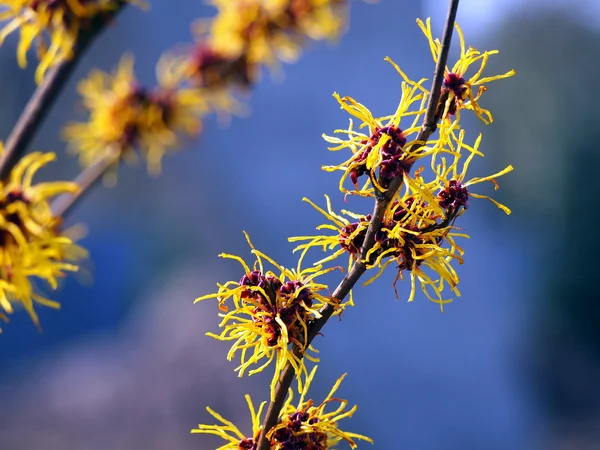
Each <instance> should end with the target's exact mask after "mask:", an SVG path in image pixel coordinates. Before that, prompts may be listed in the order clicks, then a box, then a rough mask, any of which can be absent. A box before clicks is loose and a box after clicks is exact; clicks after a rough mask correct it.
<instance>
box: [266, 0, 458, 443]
mask: <svg viewBox="0 0 600 450" xmlns="http://www.w3.org/2000/svg"><path fill="white" fill-rule="evenodd" d="M458 2H459V0H450V3H449V7H448V15H447V17H446V24H445V27H444V35H443V37H442V49H441V51H440V54H439V57H438V61H437V64H436V68H435V75H434V78H433V82H432V86H431V96H430V97H429V102H428V104H427V111H426V113H425V117H424V119H423V125H422V126H421V130H420V131H419V134H418V135H417V138H416V144H415V145H417V149H418V148H419V147H422V146H423V145H425V144H426V142H427V140H428V139H429V138H430V137H431V135H432V134H433V133H434V131H435V130H436V129H437V123H438V121H439V119H440V117H439V111H438V103H439V100H440V95H441V89H442V81H443V79H444V69H445V68H446V62H447V60H448V53H449V51H450V43H451V41H452V31H453V29H454V22H455V20H456V12H457V10H458ZM412 150H416V149H415V148H413V149H412ZM402 182H403V176H402V175H401V176H399V177H396V178H395V179H393V180H392V181H391V183H390V185H389V187H388V189H387V190H386V191H385V192H380V193H378V195H377V201H376V202H375V208H374V210H373V214H372V218H371V222H370V223H369V227H368V229H367V233H366V235H365V241H364V243H363V247H362V249H361V255H360V258H358V259H357V260H356V261H355V262H354V264H353V266H352V268H351V269H350V271H349V272H348V273H347V274H346V276H345V277H344V278H343V279H342V281H341V282H340V284H339V285H338V286H337V287H336V288H335V290H334V291H333V294H332V297H333V298H334V299H336V300H337V301H338V302H341V301H342V300H343V299H344V297H345V296H346V295H348V293H349V292H350V290H351V289H352V288H353V287H354V285H355V284H356V282H357V281H358V279H359V278H360V277H361V275H362V274H363V273H364V272H365V271H366V270H367V266H366V262H365V261H366V260H367V253H368V252H369V250H370V249H371V248H372V247H373V245H374V244H375V233H376V232H377V230H378V229H379V227H380V226H381V223H382V220H383V215H384V213H385V211H386V209H387V207H388V205H389V203H390V201H391V200H392V198H393V197H394V195H395V194H396V192H398V189H400V186H401V185H402ZM334 312H335V306H333V305H329V304H327V305H325V306H324V307H323V308H322V309H321V311H320V313H321V317H320V318H318V319H315V320H314V322H312V324H311V325H310V328H309V330H308V339H307V342H305V343H304V348H307V347H308V346H309V345H310V343H311V342H312V340H313V339H314V338H315V336H316V335H317V334H318V333H319V331H320V330H321V329H322V328H323V326H324V325H325V323H327V321H328V320H329V319H330V318H331V316H332V315H333V313H334ZM294 353H295V354H296V355H297V356H299V357H302V353H303V352H302V349H301V348H299V347H295V348H294ZM294 375H295V371H294V368H293V367H292V366H291V364H290V363H288V364H287V365H286V366H285V367H284V369H283V370H282V372H281V375H280V377H279V380H278V382H277V386H276V387H275V395H274V398H273V399H272V401H271V403H270V404H269V407H268V409H267V413H266V416H265V420H264V422H263V426H262V429H261V432H260V436H259V439H258V445H257V449H258V450H269V447H270V443H269V439H266V435H267V434H268V433H269V431H270V430H271V429H272V428H273V427H274V426H275V425H276V424H277V420H278V418H279V414H280V412H281V408H282V407H283V403H284V402H285V398H286V395H287V392H288V389H289V387H290V386H291V384H292V381H293V379H294Z"/></svg>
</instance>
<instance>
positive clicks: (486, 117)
mask: <svg viewBox="0 0 600 450" xmlns="http://www.w3.org/2000/svg"><path fill="white" fill-rule="evenodd" d="M417 24H418V25H419V28H421V31H423V33H424V34H425V36H426V37H427V40H428V42H429V48H430V49H431V56H432V57H433V60H434V62H436V61H437V60H438V57H439V54H440V51H441V49H442V44H441V42H440V40H439V39H434V38H433V35H432V33H431V22H430V20H429V19H427V21H426V22H425V23H424V22H423V21H422V20H420V19H418V20H417ZM455 28H456V32H457V34H458V39H459V42H460V57H459V58H458V61H457V62H456V63H455V64H454V66H452V69H449V68H448V67H446V69H445V70H444V82H443V85H442V92H441V101H440V103H439V108H438V114H439V117H440V118H442V119H444V120H446V119H449V118H450V117H451V116H454V115H458V114H459V113H460V110H461V109H470V110H472V111H473V112H474V113H475V114H476V115H477V117H479V119H481V120H482V121H483V122H484V123H486V124H488V123H491V122H492V121H493V117H492V114H491V113H490V112H489V111H488V110H486V109H483V108H482V107H481V106H479V103H478V100H479V98H480V97H481V94H483V93H484V92H485V91H486V90H487V87H486V86H485V84H486V83H489V82H490V81H495V80H500V79H502V78H508V77H512V76H513V75H514V74H515V71H514V70H509V71H508V72H506V73H504V74H501V75H494V76H491V77H484V78H481V75H482V74H483V70H484V69H485V66H486V65H487V61H488V58H489V57H490V56H491V55H495V54H497V53H498V50H489V51H485V52H483V53H482V52H480V51H479V50H477V49H475V48H473V47H468V48H467V47H466V46H465V37H464V35H463V32H462V30H461V28H460V26H458V24H456V25H455ZM476 62H480V65H479V68H478V69H477V72H475V73H474V74H473V75H472V76H471V77H470V78H468V79H466V78H465V76H466V73H467V71H468V70H469V67H470V66H471V65H472V64H474V63H476ZM474 87H478V88H479V89H478V91H477V93H476V94H474V93H473V88H474ZM458 118H459V117H458V116H457V119H458Z"/></svg>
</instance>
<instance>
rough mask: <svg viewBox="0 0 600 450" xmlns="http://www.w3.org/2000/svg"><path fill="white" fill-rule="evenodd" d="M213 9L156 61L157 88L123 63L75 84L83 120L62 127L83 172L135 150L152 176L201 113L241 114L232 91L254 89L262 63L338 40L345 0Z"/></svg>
mask: <svg viewBox="0 0 600 450" xmlns="http://www.w3.org/2000/svg"><path fill="white" fill-rule="evenodd" d="M72 1H75V2H76V0H72ZM67 3H68V4H70V3H71V2H70V1H67ZM213 4H214V5H215V6H216V7H217V9H218V13H217V15H216V16H215V17H214V18H213V19H212V20H210V21H208V22H203V23H202V24H200V25H199V29H202V30H201V31H199V32H198V39H199V41H198V42H197V43H196V44H195V45H193V46H192V47H191V48H189V49H188V50H186V51H184V52H183V54H181V52H167V53H165V54H164V55H163V57H162V58H161V59H160V60H159V62H158V64H157V78H158V81H159V86H158V87H156V88H147V87H145V86H142V85H141V84H140V83H138V82H137V80H136V78H135V75H134V73H133V62H132V59H131V58H130V57H124V58H123V59H122V60H121V63H120V65H119V67H118V69H117V70H116V71H115V73H114V74H107V73H104V72H101V71H98V70H95V71H93V72H92V73H91V74H90V75H89V76H88V78H87V79H85V80H83V81H82V82H81V83H80V84H79V89H78V90H79V93H80V94H81V96H82V97H83V103H84V106H85V108H86V109H87V110H88V112H89V118H88V119H87V120H86V121H85V122H79V123H72V124H69V125H67V127H66V128H65V130H64V136H65V139H66V140H67V141H68V142H69V147H70V148H71V150H72V151H73V152H74V153H76V154H78V155H79V157H80V162H81V164H82V165H83V166H84V167H87V166H89V165H91V164H94V163H95V162H97V161H103V160H106V159H110V158H114V161H113V162H114V164H113V165H114V166H115V167H116V166H117V165H118V163H119V162H120V161H121V159H126V160H135V159H137V158H136V153H135V152H134V151H132V150H135V149H137V150H139V153H141V155H142V157H143V158H144V159H145V160H146V161H147V164H148V168H149V170H150V172H152V173H157V172H159V171H160V166H161V161H162V158H163V157H164V155H165V154H166V153H168V152H169V151H170V150H172V149H174V148H177V147H178V146H179V144H180V143H181V140H182V139H181V138H182V137H194V136H197V135H198V134H199V132H200V131H201V129H202V121H203V119H204V117H205V116H206V115H207V114H209V113H211V112H215V113H218V114H223V113H225V114H231V113H239V112H242V111H243V107H242V105H240V103H239V102H238V101H237V100H236V98H235V96H234V95H233V89H232V88H234V87H235V86H244V87H249V86H250V85H251V84H253V83H254V82H255V81H256V80H257V77H258V74H259V72H260V68H261V66H262V65H265V64H266V65H270V66H273V65H274V64H275V62H276V61H277V60H279V59H281V60H285V61H290V60H293V59H295V58H297V56H298V55H299V53H300V49H301V44H303V43H304V41H305V40H306V39H307V38H309V39H313V40H322V39H333V38H335V37H337V36H338V35H339V34H340V33H341V30H342V28H343V23H344V22H345V17H346V12H345V10H346V8H347V1H346V0H226V1H225V0H216V1H214V2H213Z"/></svg>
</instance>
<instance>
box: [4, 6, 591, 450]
mask: <svg viewBox="0 0 600 450" xmlns="http://www.w3.org/2000/svg"><path fill="white" fill-rule="evenodd" d="M461 3H462V6H461V8H463V9H461V10H460V12H459V22H460V23H461V25H462V26H463V29H464V30H465V34H466V37H467V40H468V43H469V44H471V45H473V46H475V47H477V48H480V49H481V48H498V49H501V53H500V55H498V56H497V57H495V58H492V59H491V60H490V67H489V71H488V73H490V74H491V73H502V72H505V71H507V70H508V69H510V68H514V69H516V71H517V74H518V75H517V77H514V78H512V79H509V80H505V81H499V82H496V83H494V84H490V86H489V91H488V92H486V93H485V95H484V97H483V100H482V105H483V106H484V107H489V108H490V109H491V110H492V111H493V113H494V117H495V122H494V123H493V124H492V125H490V126H487V127H484V128H483V127H482V128H481V131H482V132H483V133H484V139H483V150H484V152H485V153H486V158H485V159H484V160H483V161H481V162H478V165H475V166H473V170H474V171H473V172H472V173H476V174H477V175H479V174H488V173H493V172H495V171H497V170H500V169H501V168H503V167H504V166H505V165H507V164H512V165H513V166H515V168H516V169H515V172H514V173H512V174H510V175H508V176H506V177H503V179H501V180H499V181H500V184H501V189H500V190H499V191H495V192H493V191H491V190H490V191H488V192H486V193H488V194H491V195H493V196H494V198H496V199H498V200H499V201H501V202H502V203H506V204H508V205H510V207H511V208H513V214H512V215H511V216H510V217H504V216H503V214H502V212H500V211H499V210H496V209H495V208H494V207H493V206H492V205H490V204H487V203H486V202H484V201H479V202H477V201H475V200H473V202H472V206H471V208H470V209H469V214H468V215H465V216H463V217H461V224H460V226H461V227H462V228H463V229H464V230H465V231H466V232H467V233H469V234H470V235H471V239H470V240H468V241H466V242H464V243H463V244H464V248H465V250H466V261H465V264H464V265H463V266H460V267H458V270H459V274H460V276H461V283H462V293H463V294H462V296H461V297H460V298H457V299H456V300H455V301H454V303H452V304H451V305H449V306H448V307H447V308H446V310H445V312H444V313H443V314H442V313H440V312H439V309H438V307H437V306H436V305H433V304H430V303H428V302H427V300H426V299H424V298H422V297H421V296H417V299H416V300H415V302H414V303H411V304H407V303H406V302H405V300H404V299H405V298H406V291H405V289H404V287H402V286H401V289H400V294H401V297H400V301H399V302H398V301H396V300H395V296H394V292H393V289H392V287H391V284H392V282H393V274H390V276H388V277H384V278H383V279H381V280H380V281H378V282H377V283H375V284H374V285H371V286H369V287H367V288H360V289H357V290H356V293H355V301H356V307H355V308H352V309H350V310H348V311H347V312H346V313H345V314H344V316H343V319H342V320H341V321H338V320H333V321H332V322H331V323H329V324H328V325H327V327H326V328H325V329H324V332H323V336H321V337H319V339H318V340H317V341H316V343H315V345H316V347H317V348H318V349H319V350H320V357H321V359H322V364H321V368H320V370H319V372H318V378H317V380H316V382H315V386H314V398H315V400H317V401H318V400H319V399H320V398H321V397H322V396H323V395H325V394H326V393H327V391H328V390H329V388H330V387H331V385H332V384H333V382H334V381H335V379H336V378H337V377H338V376H339V375H341V374H342V373H344V372H348V377H347V378H346V379H345V381H344V383H343V385H342V388H341V390H340V396H341V397H344V398H348V400H349V401H350V403H351V404H354V403H357V404H358V405H359V409H358V412H357V413H356V414H355V416H354V417H353V418H352V419H350V420H348V421H347V425H345V426H344V428H347V429H349V430H351V431H355V432H358V433H363V434H367V435H369V436H371V437H372V438H373V439H374V440H375V448H387V449H396V448H410V449H413V450H429V449H432V450H433V449H448V450H453V449H461V450H465V449H468V450H470V449H473V450H488V449H489V450H496V449H497V450H505V449H550V450H555V449H556V450H563V449H565V450H567V449H568V450H585V449H597V448H600V436H599V433H598V430H599V429H600V414H599V412H600V389H599V388H598V387H597V381H596V380H598V375H599V374H600V334H598V333H599V331H598V330H600V315H599V310H598V303H597V301H596V300H597V297H598V294H597V292H598V291H597V287H596V286H595V284H594V281H595V275H596V273H597V271H598V262H597V258H596V254H597V252H596V247H597V246H598V244H597V242H596V240H595V239H594V228H593V227H594V225H595V224H596V223H597V221H598V218H597V217H596V215H597V214H598V212H597V211H596V209H597V208H594V206H595V205H596V203H597V201H596V199H595V191H594V187H595V185H594V183H593V181H594V180H595V176H596V173H595V171H596V170H597V169H596V168H597V167H598V156H597V155H598V152H597V148H596V147H597V142H598V139H597V137H598V136H596V135H597V134H598V126H597V125H598V122H599V115H598V112H597V107H596V103H597V100H596V94H595V91H596V88H595V86H596V84H597V80H598V76H599V75H600V73H599V72H600V65H599V64H598V63H597V61H596V57H595V55H598V54H600V48H599V45H600V44H599V43H600V40H599V39H598V38H599V36H598V31H597V30H598V29H599V28H600V27H597V28H594V27H593V26H591V24H594V23H596V22H595V21H593V20H591V19H590V17H589V16H590V15H591V14H592V13H593V12H594V11H596V9H595V7H594V5H590V3H589V2H586V1H581V2H572V3H569V5H567V6H565V5H564V4H563V3H562V2H556V3H552V2H550V3H548V2H544V5H543V7H542V6H539V7H536V8H533V7H532V6H531V5H532V4H533V3H532V2H524V1H517V0H513V1H508V0H503V1H502V2H493V4H492V3H489V2H488V3H486V2H481V3H478V2H477V0H464V1H463V2H461ZM483 4H488V7H483V6H481V5H483ZM445 7H446V2H445V1H442V0H430V1H428V2H425V5H421V4H420V2H399V1H398V2H397V1H393V0H381V1H380V2H379V3H376V4H369V3H366V2H353V3H352V8H353V10H352V20H351V27H350V30H349V32H348V33H347V34H346V35H345V36H344V37H342V38H341V40H340V42H339V43H336V44H333V45H327V44H311V45H309V46H308V49H307V51H306V52H305V53H304V54H303V56H302V58H301V60H300V61H299V62H298V63H296V64H293V65H288V66H285V67H284V74H285V75H284V78H283V80H282V81H277V80H274V78H276V77H272V76H270V75H269V74H268V73H265V74H264V75H263V77H262V80H261V83H260V84H259V85H258V86H257V87H256V89H255V90H254V92H253V94H252V97H251V98H250V101H249V103H250V106H251V109H252V114H251V116H250V117H247V118H237V117H234V118H232V119H231V121H230V122H231V123H230V124H229V125H223V124H221V123H219V122H218V121H217V120H215V119H213V118H209V119H208V120H207V123H206V126H205V131H204V133H203V134H202V136H201V137H200V138H199V139H198V140H197V141H194V142H186V143H185V145H184V148H182V149H181V152H177V153H176V154H174V155H172V156H171V157H170V158H168V159H167V160H166V161H165V164H164V167H163V174H162V175H161V176H160V177H158V178H151V177H149V176H148V175H147V174H146V173H145V170H144V168H143V167H137V168H136V167H133V168H127V167H126V168H123V169H122V170H121V172H120V174H119V183H118V185H117V186H116V187H115V188H113V189H97V190H95V191H94V192H93V193H92V194H91V195H90V196H89V197H88V198H87V200H86V201H85V202H84V203H83V204H82V205H81V206H80V207H79V208H78V209H77V210H76V211H75V213H74V215H73V217H72V218H71V222H72V223H79V222H81V223H85V224H86V226H87V228H88V230H89V234H88V237H86V238H85V240H84V241H83V244H84V245H86V246H87V247H88V248H89V249H90V251H91V256H92V258H91V261H92V262H91V263H89V265H88V267H86V270H88V271H89V272H90V273H91V274H93V280H87V279H86V278H89V277H80V278H83V279H76V278H75V277H70V278H68V279H67V280H65V283H64V285H63V286H62V288H61V291H60V292H59V294H58V295H59V299H60V301H61V303H62V309H61V310H60V311H44V310H42V311H41V312H40V313H41V318H42V323H43V326H44V332H43V333H42V334H38V333H36V331H35V329H34V328H33V326H32V325H31V324H30V321H29V320H28V319H27V318H26V317H24V316H25V315H24V314H15V315H14V318H13V321H12V322H11V324H9V325H7V326H6V327H4V333H3V335H2V336H0V450H58V449H61V450H62V449H75V450H79V449H83V450H87V449H91V450H95V449H104V448H111V449H115V450H121V449H123V450H129V449H137V448H147V449H149V450H154V449H156V450H162V449H167V448H179V449H188V448H189V449H192V448H194V449H207V450H209V449H214V448H216V447H217V446H218V445H219V442H220V441H219V440H218V439H211V438H210V437H205V436H202V435H192V434H190V433H189V431H190V429H191V428H193V427H195V426H196V425H197V424H198V423H214V421H213V420H212V419H211V418H210V416H209V415H208V414H207V413H206V411H205V406H211V407H212V408H214V409H215V410H217V411H219V412H220V413H221V414H222V415H223V416H224V417H226V418H228V419H231V420H232V421H234V422H235V423H236V424H237V425H238V426H239V428H240V429H242V430H246V431H249V430H250V423H249V417H248V413H247V407H246V404H245V401H244V398H243V396H244V394H246V393H250V394H252V397H253V399H254V401H255V403H259V402H260V401H262V400H265V399H266V398H267V395H268V390H267V384H268V381H269V379H270V374H269V373H265V374H259V375H255V376H252V377H245V378H242V379H239V378H238V377H237V375H236V374H235V373H234V372H233V369H234V368H235V362H228V361H226V359H225V355H226V352H227V347H228V346H227V344H226V343H219V342H216V341H214V340H212V339H211V338H209V337H207V336H205V333H206V332H207V331H213V332H215V331H217V329H218V328H217V323H218V317H217V308H216V305H215V304H214V303H211V302H210V301H206V302H200V303H199V304H193V300H194V299H195V298H196V297H198V296H200V295H204V294H207V293H210V292H214V290H215V289H216V283H217V282H225V281H227V280H236V279H239V277H240V275H241V269H240V267H239V266H238V265H237V263H235V262H231V261H226V260H223V259H219V258H218V257H217V255H218V254H219V253H220V252H227V253H235V254H241V255H242V256H244V257H249V251H248V248H247V245H246V244H245V241H244V238H243V235H242V230H246V231H248V232H249V234H250V236H251V237H252V240H253V242H254V244H255V245H256V246H257V247H258V248H259V249H261V250H263V251H264V252H266V253H267V254H269V255H270V256H272V257H274V258H275V259H276V260H277V261H279V262H281V263H282V264H284V265H286V266H293V265H294V264H295V261H294V257H293V255H292V254H291V251H290V250H291V248H292V246H291V245H290V244H288V243H287V242H286V238H287V237H288V236H293V235H304V234H309V233H311V231H312V230H313V229H314V227H315V226H317V225H318V224H321V223H323V219H322V218H321V217H320V216H319V215H318V214H317V213H316V212H314V211H313V210H312V209H311V208H310V207H309V206H307V205H306V204H304V203H302V202H301V198H302V197H303V196H307V197H310V198H311V199H312V200H313V201H315V202H317V203H319V204H322V199H323V197H322V195H323V193H329V194H330V195H332V197H333V201H334V206H335V207H336V208H338V209H339V208H348V209H351V210H353V211H355V212H357V213H363V214H364V213H368V212H370V209H371V205H369V204H368V203H364V202H363V203H361V202H356V203H350V202H348V203H346V204H345V203H344V202H343V199H342V197H341V195H337V194H336V193H337V179H336V176H335V175H331V174H326V173H324V172H322V171H320V166H321V165H322V164H332V163H334V162H338V161H339V160H340V157H341V156H340V154H339V153H331V152H327V150H326V145H325V143H324V142H323V141H322V139H321V133H323V132H326V133H331V132H332V130H334V129H336V128H341V127H345V126H346V125H347V116H346V115H345V114H344V113H343V112H342V111H340V110H339V107H338V106H337V104H336V103H335V101H334V99H333V98H332V97H331V94H332V93H333V92H334V91H336V92H339V93H340V94H341V95H350V96H353V97H354V98H356V99H357V100H358V101H360V102H363V103H365V104H366V105H367V106H368V107H370V108H371V109H372V110H373V111H374V113H375V114H377V115H384V114H387V113H388V112H389V111H391V110H393V109H394V108H395V107H396V105H397V102H398V96H399V93H400V80H399V77H398V76H397V74H396V73H395V72H394V70H393V69H392V68H391V67H390V66H389V65H388V64H387V63H385V62H384V61H383V58H384V57H385V56H390V57H391V58H392V59H394V60H395V61H396V62H398V63H399V64H400V65H401V66H402V68H403V69H404V71H405V72H407V73H408V74H409V76H412V77H413V78H420V77H421V76H430V74H431V72H432V70H433V66H432V64H431V58H430V56H429V54H428V47H427V44H426V41H425V40H424V38H423V37H422V35H421V34H420V32H419V30H418V28H417V27H416V25H415V24H414V19H415V18H416V17H427V16H428V15H432V16H433V27H434V29H435V30H439V32H441V28H442V25H443V23H442V21H443V15H444V11H445ZM565 7H568V8H569V12H568V13H566V12H565V10H564V9H563V8H565ZM488 8H489V10H490V11H491V10H492V9H493V12H489V11H488ZM210 14H212V9H211V8H209V7H207V6H205V5H203V4H202V3H201V2H184V1H181V2H160V3H159V2H154V4H153V5H152V9H151V10H150V11H149V12H141V11H139V10H137V9H135V8H128V10H127V11H126V12H125V13H124V14H123V15H122V16H121V17H120V18H119V19H118V21H117V23H116V24H115V25H114V26H113V27H112V28H111V29H110V30H108V32H107V33H105V34H104V35H103V36H102V37H101V38H100V39H99V40H98V42H97V43H96V44H95V45H94V46H93V48H92V49H91V51H90V52H89V53H88V55H87V56H86V58H85V60H84V61H83V62H82V64H81V65H80V67H79V69H78V71H77V73H76V75H75V76H74V80H77V79H79V78H81V77H82V76H83V75H85V74H86V73H87V72H88V71H89V70H90V69H91V68H92V67H100V68H102V69H105V70H106V69H110V68H111V67H114V66H115V65H116V64H117V62H118V59H119V58H120V55H121V54H122V53H123V52H125V51H131V52H132V53H133V54H134V55H135V57H136V67H137V69H138V70H137V72H138V73H139V74H140V78H141V80H142V81H143V82H146V83H152V82H153V80H154V74H153V71H154V63H155V61H156V59H157V58H158V57H159V56H160V54H161V52H163V51H164V50H166V49H168V48H171V47H172V46H174V45H177V44H179V43H182V42H185V41H187V40H189V37H190V35H189V31H188V30H189V22H190V20H191V18H193V17H201V16H208V15H210ZM583 17H587V18H586V20H579V19H580V18H583ZM599 21H600V19H599ZM14 44H15V40H14V39H13V40H9V42H8V43H7V44H6V45H5V46H4V47H3V48H2V49H1V50H0V58H1V64H0V81H1V82H0V96H1V98H2V99H3V100H2V102H1V103H0V132H1V133H2V138H5V136H6V134H7V133H8V131H9V130H10V126H11V125H12V123H13V122H14V120H15V119H16V117H17V114H18V112H19V111H20V108H21V107H22V105H23V104H24V102H25V101H26V100H27V98H28V96H29V95H30V93H31V92H32V90H33V88H34V86H33V82H32V79H33V70H32V67H30V68H29V69H28V70H27V71H25V72H21V71H19V70H18V69H17V68H16V66H15V64H14V61H15V58H14ZM11 45H12V47H11ZM78 102H79V100H78V97H77V95H76V93H75V83H72V84H71V86H70V87H69V88H68V89H67V90H66V91H65V93H64V94H63V96H62V97H61V99H60V101H59V105H57V107H56V109H55V110H54V112H53V113H52V115H51V117H50V118H49V120H48V122H47V124H46V126H45V128H44V130H43V132H42V133H40V135H39V136H37V138H36V142H35V145H34V148H36V149H40V150H54V151H56V152H57V153H58V154H59V155H60V156H59V162H58V163H55V164H54V167H52V168H48V170H47V171H46V172H45V173H44V172H42V174H41V175H42V177H46V178H59V177H60V178H63V179H69V178H72V177H74V176H75V174H76V173H77V170H78V169H77V163H76V161H75V159H74V158H72V157H68V156H66V155H65V152H64V148H65V145H64V143H62V142H61V141H60V139H59V134H60V128H61V126H62V125H63V124H64V123H65V122H66V121H68V120H73V119H74V118H76V117H79V118H81V117H82V116H81V115H78V112H81V105H80V104H79V103H78ZM473 126H474V128H473V132H472V133H471V136H472V137H473V139H474V137H475V133H476V132H477V127H478V126H479V125H478V124H476V123H475V122H474V123H473ZM480 192H481V191H480ZM312 256H313V259H317V258H320V257H321V255H320V254H319V253H318V252H315V254H313V255H312ZM331 279H332V283H333V282H335V281H336V280H337V278H336V276H332V278H331ZM342 425H343V422H342ZM367 447H368V444H363V445H361V448H367Z"/></svg>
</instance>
